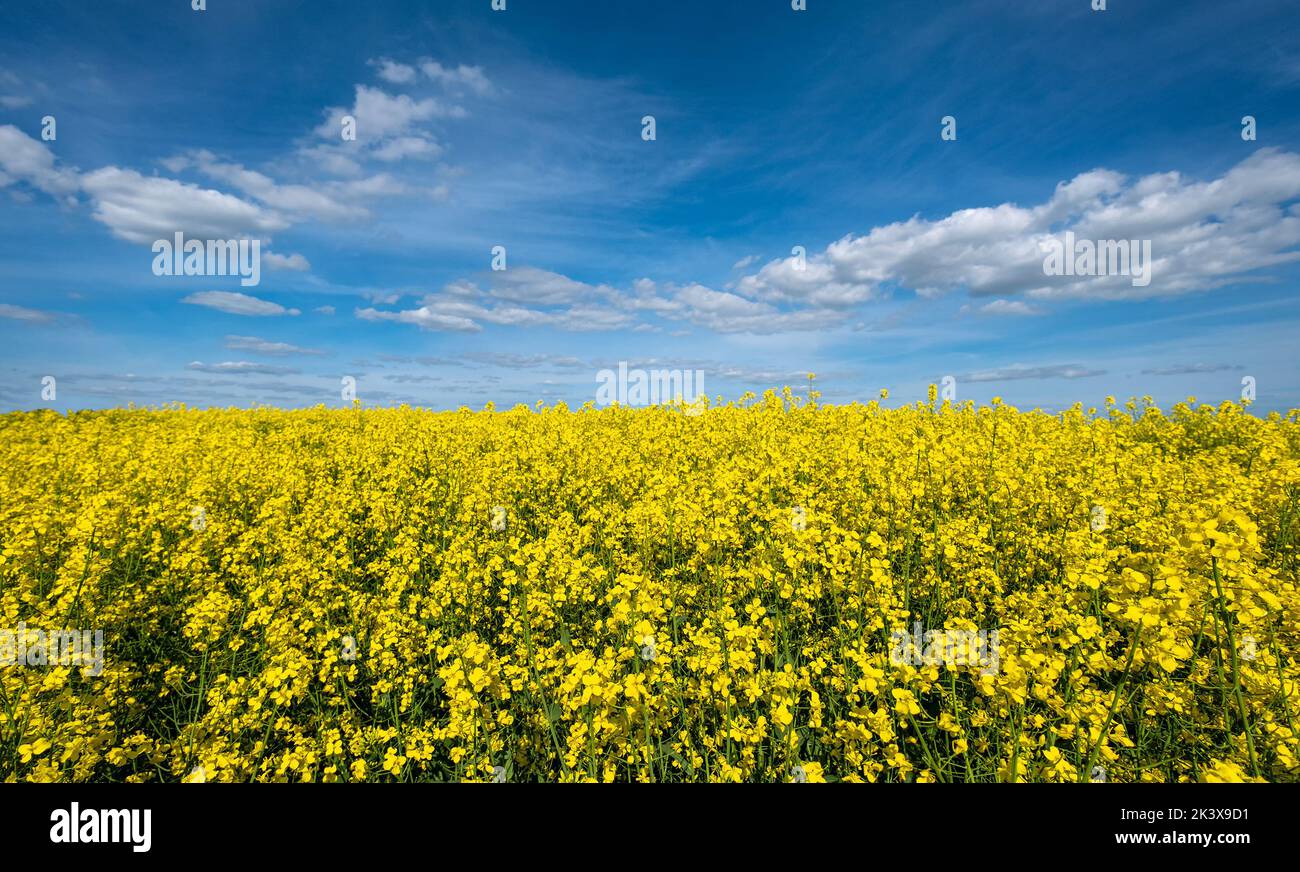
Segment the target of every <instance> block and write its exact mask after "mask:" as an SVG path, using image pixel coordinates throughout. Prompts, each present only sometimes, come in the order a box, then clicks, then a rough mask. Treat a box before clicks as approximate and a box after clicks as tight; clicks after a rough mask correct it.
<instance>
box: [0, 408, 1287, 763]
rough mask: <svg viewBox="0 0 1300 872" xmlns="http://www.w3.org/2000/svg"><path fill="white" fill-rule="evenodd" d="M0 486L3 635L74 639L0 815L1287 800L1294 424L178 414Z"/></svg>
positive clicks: (133, 422)
mask: <svg viewBox="0 0 1300 872" xmlns="http://www.w3.org/2000/svg"><path fill="white" fill-rule="evenodd" d="M885 396H886V394H885V392H883V391H882V399H883V398H884V397H885ZM0 459H2V460H3V462H2V463H0V628H10V629H12V628H17V627H19V626H20V625H22V626H28V627H58V628H63V627H66V628H71V629H77V628H87V629H89V628H93V629H94V630H95V631H102V633H103V639H104V645H103V647H104V650H103V658H102V661H103V662H102V664H101V665H100V669H99V674H97V675H95V674H90V672H91V671H90V670H87V669H85V668H82V667H79V666H77V665H76V664H56V663H51V664H46V665H43V666H41V665H37V666H31V665H27V664H26V663H16V662H14V663H9V664H8V665H5V666H4V667H2V668H0V691H2V692H0V779H3V780H8V781H94V780H103V781H133V782H139V781H188V782H201V781H250V780H256V781H327V782H328V781H361V780H374V781H420V780H451V781H644V782H649V781H705V780H707V781H780V782H795V783H815V782H820V781H871V782H875V781H910V782H935V781H993V780H1000V781H1086V780H1090V779H1092V780H1097V778H1096V775H1095V773H1096V772H1097V771H1098V770H1099V769H1101V770H1103V771H1104V772H1105V773H1106V775H1105V780H1107V781H1136V780H1145V781H1242V780H1270V781H1288V780H1300V760H1298V757H1300V737H1298V736H1297V734H1296V730H1295V714H1296V712H1297V709H1298V708H1300V697H1298V696H1297V693H1296V687H1297V681H1298V680H1300V665H1298V664H1297V651H1298V650H1300V645H1298V641H1300V625H1298V624H1297V616H1300V597H1298V595H1297V590H1296V567H1297V558H1298V557H1300V544H1298V543H1300V427H1297V413H1294V412H1293V413H1291V414H1290V415H1289V416H1281V415H1278V414H1273V415H1270V416H1269V417H1267V418H1260V417H1257V416H1254V415H1252V414H1249V413H1248V412H1247V410H1246V409H1244V408H1242V407H1241V406H1239V405H1236V404H1233V403H1224V404H1222V405H1219V406H1209V405H1198V404H1197V403H1196V402H1195V401H1194V400H1189V402H1187V403H1182V404H1179V405H1178V406H1176V407H1175V408H1173V409H1172V410H1170V411H1169V412H1163V411H1161V410H1160V409H1158V408H1156V407H1154V405H1152V404H1151V403H1150V402H1149V401H1141V402H1139V401H1133V402H1129V403H1128V404H1126V405H1119V404H1115V403H1113V402H1108V404H1107V407H1106V408H1105V409H1102V410H1084V409H1083V408H1081V407H1074V408H1071V409H1069V410H1067V411H1065V412H1062V413H1059V414H1048V413H1044V412H1039V411H1031V412H1024V411H1020V410H1018V409H1015V408H1013V407H1011V406H1008V405H1005V404H1003V403H1001V402H1000V401H996V402H995V403H994V404H992V405H991V406H983V407H977V406H975V405H974V404H972V403H969V402H967V403H964V404H961V405H953V404H951V403H949V402H944V403H942V404H938V403H937V402H936V400H935V397H934V394H933V392H931V397H930V399H929V401H928V402H919V403H916V404H914V405H909V406H903V407H901V408H893V409H887V408H884V407H883V406H882V405H881V404H880V403H879V402H872V403H869V404H865V405H864V404H854V405H847V406H825V405H820V404H819V403H818V402H817V395H816V393H815V392H813V393H812V394H811V399H801V398H796V397H795V396H793V394H792V393H791V392H790V391H788V390H787V391H785V392H784V393H781V394H778V393H775V392H768V393H767V394H766V395H764V396H762V397H756V396H753V395H746V396H745V397H743V398H742V399H741V400H739V401H737V402H735V403H731V404H727V405H716V406H714V407H712V408H691V409H687V408H686V407H683V406H681V405H678V406H660V407H651V408H641V409H628V408H620V407H617V406H615V407H612V408H605V409H595V408H592V407H590V406H588V407H584V408H582V409H577V410H574V409H570V408H568V407H566V406H564V405H562V404H561V405H557V406H553V407H549V408H547V407H541V406H538V407H535V408H528V407H522V406H521V407H517V408H515V409H512V410H509V411H504V412H499V411H496V410H495V409H492V408H489V409H487V410H485V411H481V412H472V411H470V410H467V409H462V410H461V411H458V412H439V413H435V412H429V411H425V410H420V409H412V408H407V407H402V408H394V409H363V408H361V407H360V406H359V405H354V407H353V408H350V409H326V408H324V407H318V408H315V409H306V410H297V411H283V410H278V409H269V408H264V409H253V410H235V409H231V410H194V409H186V408H184V407H180V406H176V407H165V408H161V409H153V410H136V409H122V410H112V411H95V412H76V413H69V414H67V415H59V414H56V413H53V412H49V411H45V412H34V413H12V414H7V415H4V416H0ZM1098 508H1100V509H1101V510H1102V512H1101V514H1100V515H1099V514H1098V511H1097V509H1098ZM1098 517H1104V523H1098V520H1097V519H1098ZM200 520H201V522H200ZM899 633H902V634H908V635H909V636H915V637H916V638H929V639H941V640H942V639H952V638H966V637H967V636H970V635H971V634H979V638H980V639H982V640H987V639H992V640H994V644H996V651H995V652H986V651H984V650H982V649H981V651H980V652H979V656H978V657H976V656H973V655H972V656H969V657H957V658H953V657H945V656H940V654H942V649H943V647H944V646H942V645H941V646H939V648H937V649H935V650H936V651H939V654H935V655H934V656H930V655H926V656H919V655H918V656H912V657H897V656H895V657H892V658H891V656H890V651H891V639H896V638H898V634H899ZM923 633H924V634H928V635H925V636H924V637H923V636H922V634H923ZM963 634H965V635H963ZM952 647H953V646H951V645H948V646H947V648H948V649H951V648H952ZM972 650H973V649H972ZM989 653H992V654H995V655H996V656H995V658H993V659H991V658H990V657H987V656H985V655H986V654H989ZM990 663H993V664H995V668H990Z"/></svg>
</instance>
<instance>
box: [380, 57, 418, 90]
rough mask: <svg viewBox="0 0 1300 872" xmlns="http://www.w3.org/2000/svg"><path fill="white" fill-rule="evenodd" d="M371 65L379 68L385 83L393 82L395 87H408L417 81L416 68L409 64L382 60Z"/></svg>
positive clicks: (386, 59)
mask: <svg viewBox="0 0 1300 872" xmlns="http://www.w3.org/2000/svg"><path fill="white" fill-rule="evenodd" d="M370 64H371V66H375V67H378V68H379V78H381V79H383V80H384V81H385V82H391V83H392V84H394V85H407V84H410V83H411V82H414V81H415V67H412V66H409V65H408V64H399V63H397V62H396V61H391V60H389V59H388V58H380V59H379V60H376V61H371V62H370Z"/></svg>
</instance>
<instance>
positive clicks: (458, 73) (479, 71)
mask: <svg viewBox="0 0 1300 872" xmlns="http://www.w3.org/2000/svg"><path fill="white" fill-rule="evenodd" d="M420 71H421V72H422V73H424V74H425V76H427V77H428V78H430V79H432V80H433V81H435V82H438V83H439V84H441V85H443V86H444V87H447V88H449V89H451V90H455V89H457V88H466V89H468V90H470V91H473V92H474V93H475V94H479V95H486V94H490V93H492V83H491V82H489V81H488V78H487V76H486V75H484V73H483V68H482V67H471V66H466V65H465V64H460V65H459V66H456V67H444V66H443V65H442V64H440V63H438V62H437V61H434V60H425V61H423V62H422V63H421V64H420Z"/></svg>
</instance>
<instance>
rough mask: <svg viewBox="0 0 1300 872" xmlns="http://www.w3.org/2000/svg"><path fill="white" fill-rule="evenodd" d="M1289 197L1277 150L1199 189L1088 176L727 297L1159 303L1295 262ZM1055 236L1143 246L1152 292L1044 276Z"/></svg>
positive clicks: (841, 253) (910, 224) (819, 261)
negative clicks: (1030, 200) (897, 292)
mask: <svg viewBox="0 0 1300 872" xmlns="http://www.w3.org/2000/svg"><path fill="white" fill-rule="evenodd" d="M1297 196H1300V155H1295V154H1292V153H1288V152H1281V151H1277V150H1276V149H1261V150H1260V151H1257V152H1255V153H1254V154H1253V155H1251V156H1250V157H1249V158H1247V159H1245V160H1244V161H1242V162H1241V163H1240V164H1238V165H1237V166H1235V167H1233V168H1232V169H1231V170H1229V171H1228V172H1227V173H1225V174H1224V175H1223V176H1222V177H1220V178H1218V179H1214V180H1212V181H1208V182H1198V181H1194V180H1189V179H1186V178H1184V177H1183V176H1181V175H1180V174H1178V173H1158V174H1153V175H1148V176H1144V177H1142V178H1139V179H1136V180H1133V181H1130V180H1128V179H1126V178H1125V177H1123V176H1121V175H1120V174H1118V173H1114V172H1110V171H1107V170H1093V171H1091V172H1087V173H1083V174H1081V175H1079V176H1076V177H1075V178H1074V179H1072V180H1070V181H1069V182H1064V183H1062V184H1060V185H1058V186H1057V187H1056V190H1055V192H1054V193H1053V195H1052V197H1051V198H1050V199H1048V200H1047V201H1046V202H1045V203H1042V204H1040V205H1038V206H1031V207H1021V206H1017V205H1014V204H1010V203H1003V204H1001V205H998V206H989V207H980V208H974V209H963V210H960V211H957V212H954V213H952V214H951V215H948V216H947V217H945V218H941V219H938V220H934V221H929V220H925V219H922V218H920V217H913V218H911V219H909V220H907V221H901V222H896V223H893V224H889V225H885V226H883V227H876V228H874V229H873V230H871V231H870V232H869V233H867V234H866V235H865V236H853V235H848V236H845V237H844V238H843V239H840V240H838V241H837V242H834V243H832V244H831V245H829V246H827V248H826V249H825V250H824V251H822V252H820V253H818V254H815V255H811V256H809V257H808V258H807V260H806V263H803V264H801V263H800V262H799V260H798V259H796V258H793V257H791V258H785V259H782V260H776V261H772V262H771V263H768V264H767V265H766V266H764V267H763V268H762V269H760V270H759V271H758V272H757V273H755V274H753V275H749V276H745V277H744V278H742V279H741V280H740V281H739V282H738V283H737V285H736V288H737V291H738V292H739V293H740V294H742V295H744V296H746V297H750V298H753V299H756V300H764V301H769V302H787V303H789V302H793V303H801V304H811V305H817V306H846V307H847V306H853V305H857V304H859V303H862V302H864V301H866V300H870V299H872V298H874V297H876V296H878V295H879V294H880V293H882V289H883V287H884V286H887V285H898V286H901V287H904V288H909V289H912V290H914V291H916V292H918V293H919V294H921V295H923V296H926V295H933V294H938V293H944V292H948V291H952V290H957V289H966V290H968V291H969V292H970V293H971V294H972V295H974V296H1001V297H1005V296H1010V295H1015V294H1019V293H1024V294H1028V295H1030V296H1033V297H1037V298H1043V299H1049V298H1057V297H1094V298H1107V299H1136V298H1141V297H1151V296H1169V295H1175V294H1181V293H1186V292H1189V291H1195V290H1202V289H1206V288H1212V287H1217V286H1219V285H1222V284H1225V283H1227V282H1229V281H1233V280H1237V279H1240V278H1242V277H1243V276H1244V275H1245V274H1246V273H1249V272H1251V271H1253V270H1257V269H1261V268H1264V267H1268V266H1274V265H1277V264H1280V263H1285V262H1289V261H1294V260H1297V259H1300V252H1298V251H1296V250H1295V249H1296V246H1297V245H1300V211H1298V210H1297V207H1296V205H1295V204H1294V202H1293V201H1294V200H1295V199H1296V198H1297ZM1066 230H1070V231H1073V232H1074V233H1075V235H1076V237H1077V238H1079V239H1087V240H1093V241H1095V240H1112V239H1113V240H1132V239H1139V240H1144V239H1149V240H1151V242H1152V246H1151V247H1152V253H1153V257H1154V263H1153V264H1152V270H1153V279H1152V281H1151V282H1150V284H1149V285H1147V286H1145V287H1137V286H1134V283H1133V282H1132V281H1131V279H1130V277H1128V276H1048V275H1045V274H1044V269H1043V259H1044V249H1043V245H1044V244H1045V243H1047V242H1048V241H1050V240H1052V239H1056V238H1060V236H1061V234H1063V233H1064V232H1065V231H1066ZM801 266H802V268H800V267H801Z"/></svg>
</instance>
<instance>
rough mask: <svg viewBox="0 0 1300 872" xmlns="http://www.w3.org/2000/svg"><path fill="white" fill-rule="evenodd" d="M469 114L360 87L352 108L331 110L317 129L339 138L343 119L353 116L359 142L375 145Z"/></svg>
mask: <svg viewBox="0 0 1300 872" xmlns="http://www.w3.org/2000/svg"><path fill="white" fill-rule="evenodd" d="M466 114H467V113H466V112H465V110H464V109H463V108H461V107H460V106H456V105H453V104H449V103H445V102H444V101H442V100H439V99H437V98H435V97H426V98H424V99H422V100H415V99H412V98H411V97H409V96H407V95H406V94H397V95H392V94H388V93H386V92H384V91H381V90H379V89H378V88H371V87H368V86H366V85H357V86H356V97H355V98H354V100H353V103H352V107H351V108H346V107H341V106H336V107H334V108H332V109H329V110H328V111H327V112H326V117H325V120H324V121H323V122H321V124H320V126H319V127H317V128H316V133H317V134H318V135H319V136H320V137H321V138H322V139H329V140H337V139H339V135H340V133H341V131H342V130H343V116H345V115H351V116H352V117H353V118H355V119H356V122H357V141H359V142H370V143H375V142H379V141H381V140H384V139H387V138H389V137H392V136H398V135H400V134H403V133H406V132H407V131H408V130H410V129H411V127H412V126H413V125H415V124H417V123H418V122H421V121H429V120H431V119H434V118H463V117H465V115H466Z"/></svg>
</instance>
